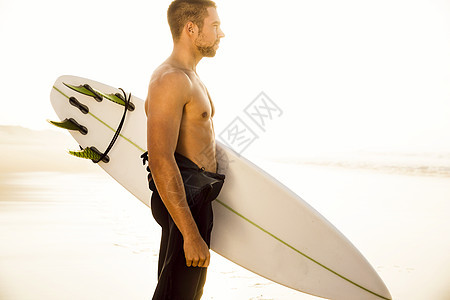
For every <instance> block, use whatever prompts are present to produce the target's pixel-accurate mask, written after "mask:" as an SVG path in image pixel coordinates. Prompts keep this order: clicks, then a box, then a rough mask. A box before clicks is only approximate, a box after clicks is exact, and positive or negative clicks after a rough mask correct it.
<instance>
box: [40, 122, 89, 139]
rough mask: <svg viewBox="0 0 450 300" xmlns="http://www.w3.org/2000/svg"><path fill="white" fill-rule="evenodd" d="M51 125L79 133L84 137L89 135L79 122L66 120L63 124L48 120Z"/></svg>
mask: <svg viewBox="0 0 450 300" xmlns="http://www.w3.org/2000/svg"><path fill="white" fill-rule="evenodd" d="M47 121H48V122H49V123H50V124H52V125H55V126H56V127H59V128H63V129H67V130H76V131H79V132H80V133H81V134H82V135H86V134H87V133H88V129H87V128H86V127H85V126H83V125H80V124H79V123H78V122H77V121H75V120H74V119H72V118H70V119H65V120H64V121H62V122H55V121H51V120H47Z"/></svg>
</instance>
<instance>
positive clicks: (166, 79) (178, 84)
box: [149, 65, 192, 104]
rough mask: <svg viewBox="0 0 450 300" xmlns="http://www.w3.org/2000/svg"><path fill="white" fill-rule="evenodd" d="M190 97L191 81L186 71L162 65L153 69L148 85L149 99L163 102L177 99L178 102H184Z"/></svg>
mask: <svg viewBox="0 0 450 300" xmlns="http://www.w3.org/2000/svg"><path fill="white" fill-rule="evenodd" d="M191 97H192V81H191V79H190V78H189V76H188V75H187V74H186V72H184V71H183V70H182V69H177V68H173V67H171V66H164V65H162V66H160V67H158V68H157V69H156V70H155V72H154V73H153V75H152V80H151V81H150V86H149V98H150V99H159V100H161V101H164V102H167V101H169V102H170V101H171V100H170V99H178V100H179V101H181V102H180V103H183V104H185V103H186V102H188V101H189V100H190V99H191ZM178 100H177V102H178ZM156 101H158V100H156Z"/></svg>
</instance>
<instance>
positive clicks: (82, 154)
mask: <svg viewBox="0 0 450 300" xmlns="http://www.w3.org/2000/svg"><path fill="white" fill-rule="evenodd" d="M69 154H70V155H73V156H75V157H79V158H84V159H91V160H93V161H97V160H99V159H100V158H101V157H102V154H101V153H100V151H98V150H97V148H95V147H86V148H84V149H83V150H80V151H72V150H69ZM102 161H103V162H105V163H107V162H109V157H108V156H105V157H104V158H103V160H102Z"/></svg>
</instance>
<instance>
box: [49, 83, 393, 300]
mask: <svg viewBox="0 0 450 300" xmlns="http://www.w3.org/2000/svg"><path fill="white" fill-rule="evenodd" d="M85 84H88V85H89V86H84V87H83V85H85ZM89 89H91V91H89ZM116 93H120V94H122V92H121V91H120V90H118V89H116V88H113V87H110V86H108V85H105V84H102V83H99V82H96V81H93V80H89V79H85V78H80V77H75V76H62V77H59V78H58V79H57V80H56V82H55V84H54V86H53V88H52V91H51V95H50V99H51V103H52V106H53V108H54V110H55V111H56V113H57V115H58V116H59V117H60V119H61V120H62V121H64V120H66V119H67V120H70V121H66V122H63V123H62V124H59V126H61V127H70V128H71V130H70V133H71V134H72V136H73V138H74V139H75V140H76V141H77V142H78V143H79V144H80V146H81V147H82V148H88V147H89V148H90V147H95V148H96V149H97V150H98V151H99V152H100V153H103V152H104V151H105V150H106V149H107V148H108V146H109V145H110V141H111V139H112V137H113V136H114V134H115V132H116V129H117V127H118V125H119V123H120V120H121V119H122V116H123V113H124V106H123V105H122V104H123V103H122V104H120V103H116V102H120V99H119V98H118V97H117V96H115V97H114V96H113V95H114V94H116ZM95 98H97V99H95ZM100 98H103V100H102V101H99V100H100ZM108 98H109V99H108ZM114 101H116V102H114ZM131 102H132V103H133V106H134V107H133V108H134V109H133V110H128V111H127V114H126V117H125V121H124V123H123V127H122V129H121V131H120V135H119V136H118V138H117V141H116V143H115V144H114V145H113V147H112V148H111V150H110V152H109V153H108V154H107V156H108V159H109V161H108V162H107V163H106V162H104V161H101V162H99V163H98V165H99V166H100V167H102V168H103V169H104V170H105V171H106V172H107V173H108V174H110V175H111V176H112V177H113V178H114V179H115V180H117V182H119V183H120V184H121V185H123V186H124V187H125V188H126V189H127V190H128V191H130V192H131V193H132V194H133V195H135V196H136V197H137V198H138V199H139V200H140V201H142V202H143V203H145V204H146V205H147V206H149V205H150V204H149V201H150V197H151V191H150V190H149V189H148V183H147V172H146V170H145V167H144V166H143V164H142V159H141V158H140V155H141V154H142V153H143V152H145V151H146V116H145V113H144V101H142V100H141V99H139V98H137V97H134V96H132V97H131ZM57 125H58V124H57ZM217 145H218V146H219V147H220V148H221V149H222V150H223V152H224V154H225V155H224V156H223V157H221V159H220V161H219V168H220V169H219V171H220V172H222V173H224V174H225V175H226V178H225V184H224V186H223V189H222V191H221V193H220V195H219V197H218V199H216V200H215V201H214V202H213V209H214V229H213V232H212V241H211V249H212V250H213V251H215V252H216V253H218V254H220V255H222V256H224V257H225V258H227V259H229V260H231V261H233V262H235V263H236V264H238V265H240V266H242V267H244V268H246V269H248V270H250V271H252V272H254V273H256V274H259V275H261V276H263V277H265V278H268V279H270V280H272V281H275V282H277V283H279V284H282V285H285V286H287V287H290V288H292V289H295V290H298V291H301V292H304V293H308V294H312V295H316V296H319V297H324V298H328V299H343V300H351V299H355V300H356V299H357V300H361V299H391V295H390V294H389V291H388V289H387V288H386V286H385V284H384V283H383V281H382V280H381V278H380V277H379V276H378V274H377V273H376V272H375V270H374V269H373V268H372V267H371V265H370V264H369V263H368V262H367V260H366V259H365V258H364V257H363V256H362V255H361V253H360V252H359V251H358V250H357V249H356V248H355V247H354V246H353V245H352V244H351V243H350V242H349V241H348V240H347V239H346V238H345V237H344V236H343V235H342V234H341V233H340V232H339V231H338V230H337V229H336V228H335V227H334V226H333V225H331V224H330V223H329V222H328V221H327V220H326V219H325V218H324V217H322V216H321V215H320V214H319V213H318V212H317V211H316V210H314V209H313V208H312V207H311V206H309V205H308V204H307V203H306V202H305V201H304V200H302V199H301V198H300V197H299V196H297V195H296V194H295V193H293V192H292V191H291V190H289V189H288V188H287V187H285V186H284V185H283V184H281V183H280V182H278V181H277V180H276V179H275V178H273V177H272V176H270V175H269V174H267V173H266V172H264V171H263V170H261V169H260V168H258V167H257V166H256V165H254V164H253V163H251V162H250V161H248V160H246V159H245V158H243V157H241V156H239V155H238V154H237V153H236V152H234V151H233V150H232V149H230V148H227V147H226V146H225V145H223V144H221V143H220V142H219V141H217ZM84 154H86V153H84ZM88 154H89V153H88ZM97 158H98V156H97ZM105 161H107V160H106V159H105Z"/></svg>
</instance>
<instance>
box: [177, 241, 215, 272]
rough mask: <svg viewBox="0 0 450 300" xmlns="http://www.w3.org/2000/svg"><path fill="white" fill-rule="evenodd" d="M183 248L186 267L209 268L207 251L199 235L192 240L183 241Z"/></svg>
mask: <svg viewBox="0 0 450 300" xmlns="http://www.w3.org/2000/svg"><path fill="white" fill-rule="evenodd" d="M183 247H184V255H185V257H186V265H187V266H188V267H191V266H192V267H202V268H207V267H208V266H209V259H210V253H209V249H208V246H207V245H206V243H205V241H204V240H203V239H202V237H201V236H200V235H198V237H196V238H194V239H189V238H188V239H184V246H183Z"/></svg>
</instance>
